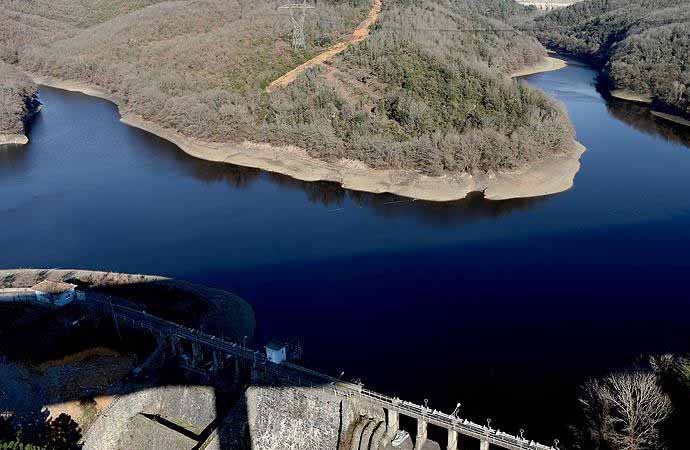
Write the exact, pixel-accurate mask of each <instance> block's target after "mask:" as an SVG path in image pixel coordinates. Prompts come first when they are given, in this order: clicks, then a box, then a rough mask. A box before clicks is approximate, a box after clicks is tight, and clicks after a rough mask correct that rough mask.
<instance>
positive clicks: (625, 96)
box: [609, 89, 652, 105]
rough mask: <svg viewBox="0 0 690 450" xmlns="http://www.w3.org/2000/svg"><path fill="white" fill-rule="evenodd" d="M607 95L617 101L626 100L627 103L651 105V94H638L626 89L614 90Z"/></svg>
mask: <svg viewBox="0 0 690 450" xmlns="http://www.w3.org/2000/svg"><path fill="white" fill-rule="evenodd" d="M609 93H610V94H611V97H613V98H617V99H618V100H626V101H628V102H635V103H642V104H645V105H651V104H652V96H651V94H640V93H637V92H633V91H629V90H627V89H614V90H612V91H609Z"/></svg>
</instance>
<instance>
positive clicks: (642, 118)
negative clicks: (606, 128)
mask: <svg viewBox="0 0 690 450" xmlns="http://www.w3.org/2000/svg"><path fill="white" fill-rule="evenodd" d="M606 106H607V108H608V111H609V112H610V113H611V115H613V117H615V118H616V119H618V120H620V121H623V122H625V123H627V124H628V125H630V126H632V127H634V128H635V129H636V130H639V131H641V132H643V133H647V134H650V135H652V136H660V137H663V138H664V139H666V140H668V141H671V142H675V143H677V144H681V145H684V146H686V147H688V148H690V128H688V127H685V126H683V125H680V124H675V123H673V122H670V121H668V120H663V119H660V118H658V117H655V116H654V115H652V113H651V109H650V108H649V107H648V106H645V105H640V104H637V103H633V102H627V101H625V100H620V99H616V98H609V99H608V102H607V104H606Z"/></svg>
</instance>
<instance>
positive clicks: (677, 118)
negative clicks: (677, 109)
mask: <svg viewBox="0 0 690 450" xmlns="http://www.w3.org/2000/svg"><path fill="white" fill-rule="evenodd" d="M652 115H653V116H656V117H659V118H661V119H664V120H668V121H669V122H673V123H677V124H678V125H684V126H686V127H690V120H688V119H685V118H683V117H680V116H674V115H673V114H668V113H665V112H661V111H654V110H652Z"/></svg>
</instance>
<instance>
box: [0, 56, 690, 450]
mask: <svg viewBox="0 0 690 450" xmlns="http://www.w3.org/2000/svg"><path fill="white" fill-rule="evenodd" d="M528 82H529V83H531V84H532V85H534V86H537V87H539V88H541V89H543V90H545V91H547V92H548V93H550V94H552V95H554V96H555V97H557V98H558V99H560V100H561V101H562V102H564V103H565V105H566V107H567V109H568V111H569V113H570V115H571V118H572V120H573V122H574V123H575V127H576V129H577V133H578V139H579V140H580V141H581V142H582V143H583V144H584V145H585V146H586V147H587V148H588V151H587V153H585V155H584V156H583V158H582V170H581V171H580V173H579V174H578V176H577V179H576V181H575V183H576V184H575V188H574V189H572V190H571V191H568V192H566V193H563V194H559V195H555V196H550V197H545V198H536V199H529V200H519V201H505V202H486V201H484V200H483V199H482V198H481V196H473V197H472V198H469V199H467V200H465V201H461V202H455V203H450V204H440V205H437V204H430V203H424V202H411V201H409V200H405V199H400V198H397V197H393V196H376V195H369V194H361V193H355V192H349V191H345V190H342V189H340V188H338V187H337V186H334V185H332V184H326V183H312V184H307V183H302V182H298V181H294V180H291V179H289V178H286V177H283V176H277V175H272V174H268V173H264V172H260V171H257V170H251V169H245V168H239V167H233V166H228V165H219V164H213V163H207V162H204V161H199V160H196V159H193V158H191V157H188V156H186V155H185V154H184V153H182V152H181V151H180V150H178V149H177V148H176V147H175V146H174V145H172V144H170V143H168V142H166V141H164V140H161V139H158V138H156V137H155V136H151V135H149V134H147V133H144V132H142V131H139V130H136V129H132V128H129V127H127V126H125V125H123V124H121V123H120V122H118V114H117V110H116V108H115V107H114V106H113V105H111V104H109V103H107V102H105V101H101V100H98V99H93V98H89V97H86V96H83V95H80V94H75V93H68V92H64V91H59V90H55V89H49V88H44V89H42V90H41V99H42V101H43V102H44V103H45V109H44V110H43V112H42V113H41V114H40V115H39V116H38V118H37V120H36V122H35V124H34V125H33V128H32V130H31V134H30V137H31V143H30V144H29V145H28V146H26V147H25V148H5V149H3V150H0V267H3V268H13V267H20V266H33V267H65V268H67V267H69V268H72V267H80V268H89V269H100V270H112V271H121V272H144V273H155V274H165V275H169V276H173V277H178V278H184V279H188V280H191V281H196V282H200V283H206V284H210V285H213V286H218V287H222V288H225V289H229V290H232V291H234V292H236V293H238V294H239V295H241V296H242V297H244V298H246V299H247V300H248V301H250V302H251V303H252V304H253V306H254V308H255V310H256V313H257V319H258V323H259V330H258V336H257V339H256V341H257V343H258V344H260V343H262V342H264V341H265V340H267V339H268V338H269V337H271V336H274V335H276V336H298V337H300V338H301V339H302V342H303V345H304V347H305V349H306V352H307V359H308V364H310V365H311V366H313V367H316V368H319V369H322V370H325V371H328V372H330V373H333V374H336V375H337V374H339V373H340V372H341V371H345V374H346V375H345V377H346V378H351V379H354V378H361V379H362V380H363V381H364V382H365V384H366V385H367V386H369V387H371V388H374V389H380V390H382V391H384V392H386V393H389V394H392V395H399V396H401V397H405V398H407V399H410V400H415V401H420V402H421V401H422V400H423V399H425V398H427V399H429V404H430V406H431V407H432V408H437V409H444V410H452V409H453V407H454V405H455V403H456V402H458V401H459V402H462V403H463V411H464V412H465V413H466V414H468V415H470V416H471V417H473V418H474V419H475V420H478V421H483V420H484V419H485V418H487V417H491V418H492V419H493V422H492V424H493V425H495V426H498V427H499V428H501V429H507V430H509V431H516V430H518V429H519V428H526V429H527V430H528V437H532V438H539V439H543V440H546V441H549V442H550V440H551V439H552V438H554V437H557V436H558V435H559V434H562V433H563V431H562V430H563V426H562V425H563V424H564V423H565V422H567V420H568V416H569V414H570V413H571V411H572V406H573V405H574V399H575V386H576V385H577V384H579V383H581V382H582V381H583V380H585V379H586V378H587V377H588V376H591V375H598V374H602V373H604V372H607V371H609V370H612V369H615V368H618V367H621V366H624V365H626V364H627V363H630V362H632V361H633V360H634V359H635V358H637V357H638V356H639V355H641V354H644V353H650V352H651V353H658V352H667V351H678V352H686V351H688V349H689V343H690V327H688V314H689V313H690V296H689V295H688V294H687V289H688V271H689V270H690V261H689V258H690V251H689V250H690V214H689V212H690V176H689V174H690V149H689V148H688V145H689V143H690V135H689V134H688V133H687V132H685V131H683V130H681V129H676V128H673V127H671V126H666V125H664V124H662V123H660V122H656V121H654V120H653V119H651V118H650V116H649V113H648V112H647V111H646V110H644V109H642V108H638V107H635V106H634V105H631V104H626V103H610V102H607V101H606V100H604V99H603V98H602V97H601V96H600V95H599V93H597V90H596V88H595V73H594V72H593V71H592V70H590V69H588V68H586V67H582V66H578V65H575V66H571V67H569V68H567V69H564V70H561V71H559V72H551V73H546V74H540V75H536V76H533V77H531V78H529V79H528Z"/></svg>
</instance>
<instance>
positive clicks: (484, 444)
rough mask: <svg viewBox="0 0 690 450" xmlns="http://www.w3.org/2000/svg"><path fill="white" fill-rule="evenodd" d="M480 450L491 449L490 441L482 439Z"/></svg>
mask: <svg viewBox="0 0 690 450" xmlns="http://www.w3.org/2000/svg"><path fill="white" fill-rule="evenodd" d="M479 450H489V441H485V440H483V439H482V440H481V441H480V442H479Z"/></svg>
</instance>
